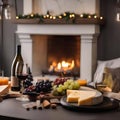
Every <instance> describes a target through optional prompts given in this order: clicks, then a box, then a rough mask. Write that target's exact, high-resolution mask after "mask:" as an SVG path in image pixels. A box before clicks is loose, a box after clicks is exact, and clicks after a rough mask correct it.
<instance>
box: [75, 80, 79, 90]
mask: <svg viewBox="0 0 120 120" xmlns="http://www.w3.org/2000/svg"><path fill="white" fill-rule="evenodd" d="M73 88H74V89H75V90H77V89H79V88H80V84H79V83H78V82H76V81H75V82H74V86H73Z"/></svg>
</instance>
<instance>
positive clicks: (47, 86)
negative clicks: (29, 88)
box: [35, 80, 52, 93]
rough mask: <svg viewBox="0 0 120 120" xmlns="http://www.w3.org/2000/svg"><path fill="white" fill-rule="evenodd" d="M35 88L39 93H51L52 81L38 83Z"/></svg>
mask: <svg viewBox="0 0 120 120" xmlns="http://www.w3.org/2000/svg"><path fill="white" fill-rule="evenodd" d="M35 87H36V88H35V89H36V92H37V93H40V92H49V91H51V89H52V81H49V80H42V81H38V82H37V83H36V86H35Z"/></svg>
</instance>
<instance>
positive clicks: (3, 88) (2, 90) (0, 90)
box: [0, 85, 9, 96]
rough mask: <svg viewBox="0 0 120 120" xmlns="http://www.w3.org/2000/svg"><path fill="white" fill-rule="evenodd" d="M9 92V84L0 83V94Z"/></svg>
mask: <svg viewBox="0 0 120 120" xmlns="http://www.w3.org/2000/svg"><path fill="white" fill-rule="evenodd" d="M8 92H9V86H8V85H1V86H0V96H4V95H6V94H8Z"/></svg>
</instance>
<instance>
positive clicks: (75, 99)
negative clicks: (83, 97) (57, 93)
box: [67, 91, 80, 103]
mask: <svg viewBox="0 0 120 120" xmlns="http://www.w3.org/2000/svg"><path fill="white" fill-rule="evenodd" d="M79 98H80V93H79V92H78V91H76V92H75V91H74V92H72V93H70V94H69V95H68V97H67V102H72V103H74V102H78V99H79Z"/></svg>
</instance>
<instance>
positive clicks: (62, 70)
mask: <svg viewBox="0 0 120 120" xmlns="http://www.w3.org/2000/svg"><path fill="white" fill-rule="evenodd" d="M46 38H47V69H44V70H42V74H44V75H45V74H50V75H59V76H60V75H63V76H80V37H79V36H77V35H72V36H71V35H48V36H46Z"/></svg>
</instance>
